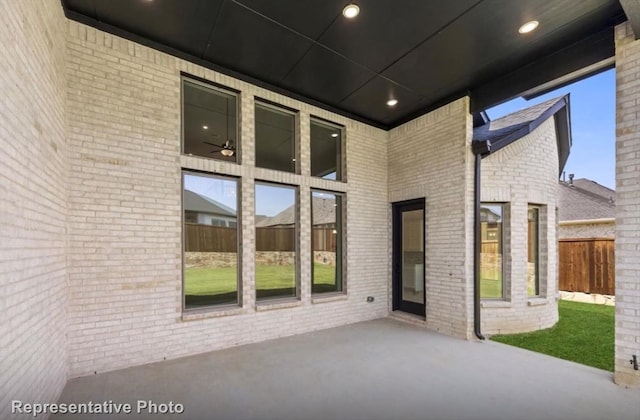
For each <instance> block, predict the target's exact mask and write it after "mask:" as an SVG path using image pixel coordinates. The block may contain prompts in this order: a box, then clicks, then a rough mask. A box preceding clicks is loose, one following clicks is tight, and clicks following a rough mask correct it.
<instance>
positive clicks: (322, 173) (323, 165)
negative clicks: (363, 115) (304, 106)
mask: <svg viewBox="0 0 640 420" xmlns="http://www.w3.org/2000/svg"><path fill="white" fill-rule="evenodd" d="M342 166H343V159H342V128H341V127H340V126H337V125H334V124H330V123H327V122H324V121H320V120H316V119H312V120H311V175H312V176H317V177H320V178H326V179H335V180H338V181H342V180H344V176H343V170H342Z"/></svg>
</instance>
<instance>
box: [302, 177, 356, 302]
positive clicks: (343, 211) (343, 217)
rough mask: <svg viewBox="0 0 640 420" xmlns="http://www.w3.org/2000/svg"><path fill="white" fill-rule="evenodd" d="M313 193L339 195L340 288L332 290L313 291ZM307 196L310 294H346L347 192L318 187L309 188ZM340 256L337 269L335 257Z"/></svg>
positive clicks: (316, 295) (337, 253)
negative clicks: (309, 233) (308, 199)
mask: <svg viewBox="0 0 640 420" xmlns="http://www.w3.org/2000/svg"><path fill="white" fill-rule="evenodd" d="M314 193H320V194H331V195H334V196H336V197H338V196H339V197H340V206H339V207H340V220H339V223H338V220H336V226H338V224H339V226H340V231H339V234H340V248H339V251H340V252H338V247H337V246H336V275H337V274H338V273H339V274H340V279H339V282H340V288H339V289H338V290H332V291H327V292H314V291H313V285H314V281H313V280H314V276H315V264H314V263H315V259H314V252H315V250H314V247H313V194H314ZM309 197H310V210H311V217H310V220H311V223H310V228H311V238H310V239H311V240H310V241H309V242H310V248H311V296H312V297H320V296H326V295H328V294H341V295H342V294H347V281H346V273H347V269H346V263H347V255H346V253H347V247H346V228H347V223H346V209H347V206H346V200H347V194H346V193H345V192H338V191H329V190H323V189H319V188H311V189H310V191H309ZM336 219H338V214H337V212H336ZM338 258H340V269H339V270H338V268H337V266H338V261H337V259H338ZM336 283H338V279H336Z"/></svg>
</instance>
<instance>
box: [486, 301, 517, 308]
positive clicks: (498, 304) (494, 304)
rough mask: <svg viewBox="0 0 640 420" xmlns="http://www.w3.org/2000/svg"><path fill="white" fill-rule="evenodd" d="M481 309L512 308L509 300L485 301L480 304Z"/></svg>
mask: <svg viewBox="0 0 640 420" xmlns="http://www.w3.org/2000/svg"><path fill="white" fill-rule="evenodd" d="M480 307H481V308H510V307H511V302H509V301H508V300H483V301H481V302H480Z"/></svg>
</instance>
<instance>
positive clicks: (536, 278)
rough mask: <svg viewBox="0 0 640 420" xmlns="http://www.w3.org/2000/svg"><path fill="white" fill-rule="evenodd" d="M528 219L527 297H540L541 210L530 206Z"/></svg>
mask: <svg viewBox="0 0 640 420" xmlns="http://www.w3.org/2000/svg"><path fill="white" fill-rule="evenodd" d="M527 214H528V217H527V221H528V223H527V226H528V227H527V232H528V234H527V295H528V296H529V297H533V296H538V295H540V245H539V244H540V208H539V207H535V206H529V209H528V212H527Z"/></svg>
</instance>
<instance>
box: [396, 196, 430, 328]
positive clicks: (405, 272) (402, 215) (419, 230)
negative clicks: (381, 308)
mask: <svg viewBox="0 0 640 420" xmlns="http://www.w3.org/2000/svg"><path fill="white" fill-rule="evenodd" d="M424 238H425V228H424V199H418V200H411V201H403V202H400V203H394V204H393V279H392V281H393V310H394V311H396V310H397V311H403V312H409V313H412V314H415V315H419V316H425V269H424V262H425V258H424Z"/></svg>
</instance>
